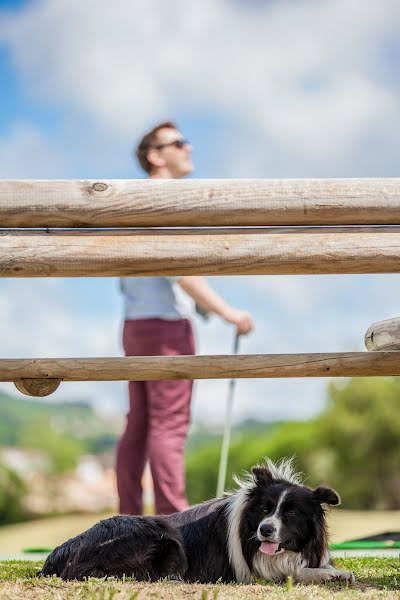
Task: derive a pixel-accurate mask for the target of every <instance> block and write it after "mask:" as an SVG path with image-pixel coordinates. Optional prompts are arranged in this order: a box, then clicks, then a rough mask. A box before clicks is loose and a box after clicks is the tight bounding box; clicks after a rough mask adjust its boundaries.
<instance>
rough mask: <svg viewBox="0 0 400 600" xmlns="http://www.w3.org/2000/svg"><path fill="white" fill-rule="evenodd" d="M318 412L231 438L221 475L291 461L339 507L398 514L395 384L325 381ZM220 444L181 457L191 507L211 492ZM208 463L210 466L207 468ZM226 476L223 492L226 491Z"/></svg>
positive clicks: (399, 423) (398, 384) (399, 400)
mask: <svg viewBox="0 0 400 600" xmlns="http://www.w3.org/2000/svg"><path fill="white" fill-rule="evenodd" d="M327 393H328V401H327V405H326V408H325V410H324V411H323V412H322V413H321V414H320V415H319V416H318V417H316V418H314V419H312V420H310V421H305V422H298V421H297V422H285V423H281V424H275V425H274V426H273V427H270V426H266V427H265V430H264V431H260V430H259V428H258V431H251V429H250V430H249V428H244V429H240V428H239V429H238V430H237V431H236V432H234V435H233V437H232V443H231V450H230V454H229V461H228V474H229V473H237V474H240V473H241V472H242V471H243V470H247V469H249V468H251V466H252V465H254V464H257V463H258V462H260V460H261V459H262V457H269V458H271V459H273V460H279V459H280V458H282V457H287V456H293V455H294V456H295V457H296V460H295V464H296V466H297V468H298V470H300V471H302V472H303V473H304V474H305V475H306V483H307V484H308V485H311V486H316V485H319V484H321V483H326V484H329V485H331V486H333V487H335V488H336V489H337V490H338V492H339V493H340V495H341V497H342V503H343V505H344V506H345V507H346V508H357V509H399V508H400V379H399V378H394V377H393V378H357V379H350V380H344V381H343V380H342V381H341V382H339V383H338V382H335V383H330V384H329V386H328V390H327ZM219 452H220V442H219V441H218V442H217V440H215V441H214V442H209V443H208V444H207V445H204V446H203V447H200V448H198V449H197V450H196V452H188V455H187V486H188V493H189V499H190V501H191V502H192V503H195V502H200V501H202V500H204V499H206V498H210V497H212V496H213V495H214V494H215V490H216V485H217V465H218V461H219ZM211 465H212V466H213V468H211ZM234 485H235V484H234V481H233V479H232V477H231V476H230V477H229V478H228V480H227V488H230V487H233V486H234Z"/></svg>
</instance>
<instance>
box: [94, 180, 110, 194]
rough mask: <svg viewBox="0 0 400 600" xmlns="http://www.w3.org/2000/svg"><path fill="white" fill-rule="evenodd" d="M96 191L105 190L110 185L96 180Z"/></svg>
mask: <svg viewBox="0 0 400 600" xmlns="http://www.w3.org/2000/svg"><path fill="white" fill-rule="evenodd" d="M92 188H93V190H94V191H95V192H105V191H106V189H108V185H107V184H106V183H104V182H103V181H96V183H94V184H93V186H92Z"/></svg>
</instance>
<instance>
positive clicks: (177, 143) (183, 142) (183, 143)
mask: <svg viewBox="0 0 400 600" xmlns="http://www.w3.org/2000/svg"><path fill="white" fill-rule="evenodd" d="M189 145H190V142H189V141H188V140H174V141H173V142H168V144H158V146H153V148H155V149H156V150H162V149H163V148H167V147H168V146H174V148H179V149H180V150H181V149H182V148H183V147H184V146H189Z"/></svg>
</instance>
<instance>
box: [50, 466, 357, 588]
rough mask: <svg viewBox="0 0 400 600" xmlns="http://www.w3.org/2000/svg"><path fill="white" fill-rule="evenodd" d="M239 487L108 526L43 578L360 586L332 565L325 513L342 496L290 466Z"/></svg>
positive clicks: (75, 542)
mask: <svg viewBox="0 0 400 600" xmlns="http://www.w3.org/2000/svg"><path fill="white" fill-rule="evenodd" d="M236 482H237V483H238V486H239V487H238V489H237V491H235V492H232V493H230V494H228V495H227V496H226V497H224V498H222V499H214V500H209V501H207V502H203V503H201V504H198V505H197V506H193V507H191V508H189V509H188V510H186V511H184V512H182V513H175V514H173V515H169V516H164V517H163V516H160V517H130V516H117V517H112V518H111V519H106V520H104V521H100V522H99V523H97V524H96V525H94V527H92V528H91V529H88V530H87V531H85V532H84V533H81V534H80V535H78V536H77V537H75V538H72V539H70V540H68V541H67V542H65V543H64V544H62V545H61V546H59V547H58V548H56V549H55V550H54V551H53V552H52V554H50V556H49V557H48V558H47V560H46V562H45V564H44V566H43V569H42V570H41V571H40V575H58V576H60V577H62V578H63V579H84V578H85V577H90V576H91V577H107V576H115V577H122V576H123V575H126V576H133V577H135V578H136V579H137V580H148V581H156V580H158V579H160V578H163V577H170V578H174V579H180V580H183V581H188V582H201V583H214V582H216V581H222V582H241V583H250V582H251V581H253V580H254V578H257V577H259V578H264V579H270V580H273V581H283V580H285V579H286V578H287V577H288V576H291V577H293V579H294V580H295V581H298V582H311V581H316V582H325V581H330V580H335V579H337V580H344V581H348V582H352V581H354V575H353V573H351V572H350V571H339V570H337V569H335V568H334V567H333V566H332V564H331V562H330V556H329V551H328V542H327V527H326V521H325V511H324V508H323V505H337V504H339V502H340V499H339V496H338V494H337V493H336V492H335V491H334V490H332V489H330V488H328V487H318V488H316V489H310V488H309V487H306V486H305V485H303V484H302V482H301V480H300V477H299V476H298V475H297V474H296V473H294V472H293V469H292V463H291V461H290V460H286V461H282V462H280V463H279V464H274V463H272V462H271V461H269V460H267V462H266V463H265V464H264V465H262V466H257V467H253V469H252V471H251V473H249V474H248V475H247V477H246V479H245V480H239V479H236Z"/></svg>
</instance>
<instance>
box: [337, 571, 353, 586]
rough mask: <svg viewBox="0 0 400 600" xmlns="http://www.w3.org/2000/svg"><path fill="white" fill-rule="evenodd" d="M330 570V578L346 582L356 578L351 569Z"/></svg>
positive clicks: (351, 581)
mask: <svg viewBox="0 0 400 600" xmlns="http://www.w3.org/2000/svg"><path fill="white" fill-rule="evenodd" d="M332 571H333V575H332V580H337V581H347V582H348V583H354V582H355V580H356V577H355V575H354V573H353V571H344V570H343V571H342V570H340V569H332Z"/></svg>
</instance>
